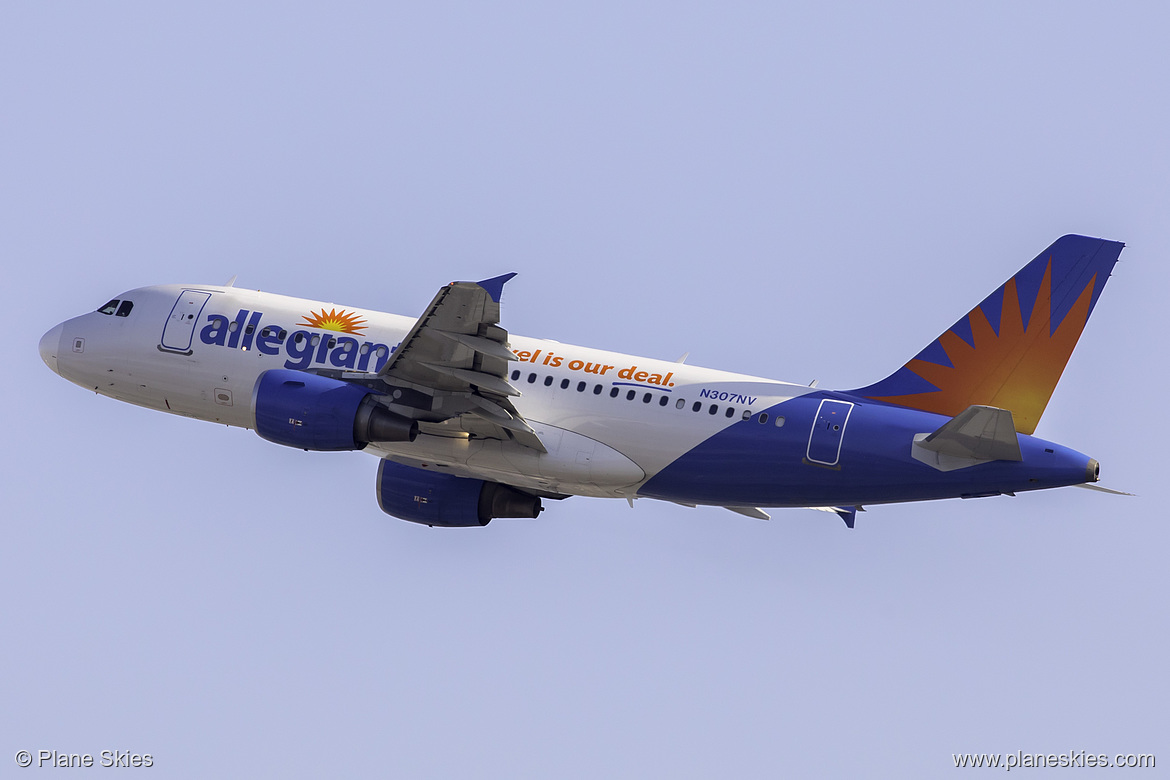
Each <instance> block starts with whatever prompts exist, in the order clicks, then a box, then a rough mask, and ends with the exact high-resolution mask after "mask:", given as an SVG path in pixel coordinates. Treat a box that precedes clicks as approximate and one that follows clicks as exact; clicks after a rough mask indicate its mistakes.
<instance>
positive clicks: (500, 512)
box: [378, 460, 544, 528]
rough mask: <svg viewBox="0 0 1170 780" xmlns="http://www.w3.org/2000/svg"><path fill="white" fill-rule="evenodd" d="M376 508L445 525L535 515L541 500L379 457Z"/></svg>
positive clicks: (508, 488) (416, 520)
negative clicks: (381, 459)
mask: <svg viewBox="0 0 1170 780" xmlns="http://www.w3.org/2000/svg"><path fill="white" fill-rule="evenodd" d="M378 506H380V507H382V511H383V512H385V513H386V514H388V515H393V516H394V517H397V518H399V519H401V520H409V521H410V522H412V523H423V524H424V525H437V526H443V527H445V528H467V527H471V526H477V525H487V524H488V523H490V522H491V521H492V518H495V517H536V516H537V515H538V514H540V512H541V510H543V509H544V507H543V506H542V505H541V503H540V498H539V497H537V496H534V495H532V494H531V493H525V492H524V491H522V490H517V489H516V488H514V487H511V486H510V485H503V484H501V483H499V482H486V481H484V480H482V479H468V478H466V477H456V476H455V475H453V474H436V473H434V472H431V471H424V470H423V469H416V468H412V467H411V466H403V465H402V464H400V463H395V462H394V461H391V460H383V461H382V463H381V464H380V465H379V466H378Z"/></svg>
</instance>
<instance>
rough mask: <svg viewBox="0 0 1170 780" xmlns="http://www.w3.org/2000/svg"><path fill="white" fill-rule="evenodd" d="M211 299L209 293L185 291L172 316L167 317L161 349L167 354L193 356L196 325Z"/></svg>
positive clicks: (173, 308)
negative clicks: (192, 344) (192, 349)
mask: <svg viewBox="0 0 1170 780" xmlns="http://www.w3.org/2000/svg"><path fill="white" fill-rule="evenodd" d="M209 298H211V293H208V292H202V291H200V290H183V294H182V295H180V296H179V300H177V301H175V305H174V307H172V308H171V314H170V316H169V317H167V324H166V326H165V327H164V328H163V335H162V343H161V344H160V345H159V349H161V350H164V351H166V352H179V353H181V354H184V355H190V354H191V340H192V338H193V337H194V335H195V323H197V322H198V321H199V315H200V314H201V313H202V312H203V307H204V306H205V305H206V304H207V301H208V299H209Z"/></svg>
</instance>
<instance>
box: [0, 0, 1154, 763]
mask: <svg viewBox="0 0 1170 780" xmlns="http://www.w3.org/2000/svg"><path fill="white" fill-rule="evenodd" d="M1168 22H1170V13H1168V12H1167V11H1166V10H1165V9H1164V7H1163V6H1162V5H1160V4H1155V3H1131V4H1127V5H1126V6H1125V7H1124V8H1121V9H1118V8H1112V7H1107V6H1105V5H1103V4H1092V3H1056V2H1046V3H1025V4H1020V3H981V4H963V5H960V4H953V5H950V4H948V5H943V6H940V5H939V4H933V3H885V4H881V5H880V6H873V5H871V4H848V3H846V4H821V5H816V6H809V7H803V8H802V7H794V8H786V7H780V6H779V4H749V3H737V4H730V5H729V4H718V5H716V4H709V5H700V4H684V5H680V4H670V3H658V4H654V3H612V4H611V3H597V2H594V3H588V4H580V5H573V6H567V5H563V6H557V7H549V6H548V5H547V4H512V3H509V4H501V5H498V6H495V7H484V6H481V5H478V4H456V3H433V4H425V6H422V7H416V6H411V5H407V4H402V5H398V6H390V7H386V6H385V5H383V4H362V3H342V4H335V5H334V6H333V7H330V8H328V9H325V8H323V7H315V6H312V5H309V4H296V3H286V4H275V3H274V4H257V3H202V4H199V5H198V6H193V7H186V8H182V7H175V6H173V5H161V6H160V5H157V4H149V3H108V4H103V5H101V6H97V5H91V6H83V5H74V6H69V7H66V6H60V5H51V4H31V3H30V4H19V5H17V4H9V5H8V6H7V7H6V8H4V9H3V10H2V11H0V100H2V101H3V102H2V105H3V106H4V110H3V112H0V171H2V175H0V256H2V257H3V258H4V260H5V268H6V269H7V274H8V280H9V290H10V296H9V311H10V323H11V324H10V326H9V331H8V333H7V335H6V337H5V338H3V339H0V356H2V357H3V359H4V364H5V365H6V366H7V367H8V369H9V379H10V381H9V382H7V383H5V385H4V386H3V388H2V389H0V393H3V400H4V404H3V408H4V409H5V414H4V420H5V444H6V446H5V447H4V448H3V454H2V455H0V459H2V461H3V468H2V469H0V481H2V482H0V484H2V490H0V516H2V517H3V526H2V527H3V528H4V541H5V544H3V545H2V546H0V625H2V626H3V627H4V634H5V640H6V641H4V642H3V643H2V645H0V735H2V736H0V766H7V767H13V766H14V765H13V764H9V763H7V762H9V761H11V760H12V755H13V754H14V753H15V752H16V751H17V750H20V749H29V750H33V751H36V750H39V749H58V750H61V751H67V752H91V753H94V754H96V753H98V752H100V751H101V750H105V749H117V750H132V751H137V752H141V753H150V754H152V755H153V756H154V758H155V767H154V769H153V770H152V771H154V773H155V776H165V777H191V778H198V777H207V776H208V775H210V774H213V773H214V774H217V775H223V774H227V775H239V776H257V775H268V774H271V775H279V776H282V777H320V776H322V775H324V774H340V775H344V776H355V777H361V776H373V775H377V776H387V775H388V776H396V777H468V776H474V777H501V778H503V777H507V778H515V777H581V778H586V777H588V778H593V777H602V776H604V777H631V778H634V777H647V776H661V777H678V778H684V777H685V778H689V777H695V778H700V777H713V776H720V777H776V776H822V777H859V776H861V777H937V776H939V775H941V774H944V773H946V772H948V771H954V770H953V769H952V767H953V762H952V759H951V754H952V753H956V752H1003V753H1007V752H1015V751H1016V750H1023V751H1024V752H1045V753H1047V752H1062V751H1069V750H1082V749H1083V750H1088V751H1089V752H1091V753H1109V754H1113V753H1119V752H1120V753H1129V752H1135V753H1136V752H1145V753H1155V754H1157V755H1158V757H1159V758H1160V759H1162V761H1163V763H1165V762H1170V748H1168V746H1167V744H1166V734H1167V733H1170V730H1168V729H1167V726H1168V725H1170V723H1168V721H1167V717H1166V707H1165V702H1166V700H1167V694H1168V693H1170V690H1168V687H1170V686H1168V685H1167V675H1166V671H1165V664H1164V658H1165V647H1166V644H1167V641H1166V640H1167V634H1168V632H1167V611H1166V608H1165V593H1166V592H1167V586H1168V585H1170V576H1168V575H1167V567H1166V565H1165V552H1164V551H1165V549H1166V548H1167V543H1168V542H1170V532H1168V531H1167V529H1166V524H1165V523H1164V522H1163V516H1164V514H1165V513H1164V508H1163V506H1162V501H1161V500H1160V490H1159V488H1160V487H1161V486H1162V484H1163V482H1164V476H1163V475H1162V474H1161V469H1162V468H1163V467H1164V464H1165V456H1164V453H1163V442H1164V441H1165V439H1166V434H1167V430H1166V423H1165V421H1164V417H1163V416H1162V415H1161V414H1159V411H1158V407H1159V404H1158V402H1157V400H1156V399H1157V397H1158V393H1159V388H1161V387H1162V386H1163V385H1164V384H1165V379H1166V369H1165V360H1164V355H1165V345H1166V334H1167V333H1168V332H1170V328H1168V323H1167V318H1166V313H1165V311H1166V308H1167V307H1166V306H1165V301H1164V300H1163V298H1164V296H1165V291H1166V290H1167V289H1168V285H1167V283H1168V281H1170V279H1168V273H1167V271H1166V263H1165V262H1164V256H1165V252H1166V248H1167V246H1168V245H1170V242H1168V235H1167V225H1168V224H1170V223H1168V222H1167V219H1166V212H1167V206H1168V204H1170V198H1168V193H1170V185H1168V184H1167V182H1170V145H1168V144H1167V141H1166V139H1167V138H1170V113H1168V111H1167V107H1166V100H1165V95H1166V76H1167V73H1170V55H1168V54H1167V49H1166V46H1165V41H1164V31H1165V30H1166V29H1167V26H1168ZM1069 232H1077V233H1085V234H1089V235H1097V236H1102V237H1105V238H1110V239H1117V240H1121V241H1125V242H1126V243H1127V245H1128V247H1127V249H1126V250H1125V251H1124V252H1123V253H1122V257H1121V262H1120V263H1119V264H1118V266H1117V268H1116V269H1115V272H1114V275H1113V278H1112V279H1111V281H1110V284H1109V286H1108V287H1107V288H1106V290H1105V292H1104V294H1103V296H1102V298H1101V301H1100V303H1099V304H1098V306H1097V308H1096V310H1095V312H1094V315H1093V319H1092V320H1091V321H1090V323H1089V326H1088V328H1087V330H1086V333H1085V336H1084V337H1083V338H1082V340H1081V343H1080V345H1079V346H1078V348H1077V351H1076V352H1075V353H1074V355H1073V358H1072V361H1071V362H1070V364H1069V366H1068V369H1067V370H1066V372H1065V375H1064V378H1063V379H1062V381H1061V384H1060V385H1059V386H1058V387H1057V390H1056V393H1055V395H1054V396H1053V399H1052V402H1051V404H1050V405H1049V407H1048V410H1047V412H1046V413H1045V416H1044V419H1043V420H1042V421H1041V423H1040V426H1039V428H1038V429H1037V434H1038V435H1040V436H1042V437H1044V438H1048V439H1052V440H1055V441H1059V442H1061V443H1063V444H1067V445H1069V446H1072V447H1074V448H1076V449H1079V450H1081V451H1084V452H1086V453H1087V454H1089V455H1091V456H1093V457H1096V458H1097V459H1098V460H1100V461H1101V464H1102V476H1103V484H1106V485H1109V486H1112V487H1116V488H1120V489H1124V490H1130V491H1133V492H1135V493H1138V494H1139V496H1138V497H1136V498H1117V497H1109V496H1104V495H1098V494H1093V493H1090V492H1088V491H1081V490H1074V489H1065V490H1062V491H1050V492H1046V493H1042V494H1036V495H1027V496H1023V495H1022V496H1019V497H1018V498H1015V499H1011V498H998V499H985V500H976V501H948V502H938V503H929V504H921V505H904V506H887V507H875V508H873V509H872V510H871V511H869V512H868V513H866V514H865V515H861V516H860V517H859V519H858V522H857V528H856V530H855V531H853V532H847V531H846V530H845V528H844V527H843V525H842V524H841V523H840V521H839V520H838V519H837V518H835V517H833V516H832V515H828V514H824V513H818V512H807V511H797V510H786V511H776V512H773V519H772V520H771V521H770V522H760V521H755V520H750V519H748V518H744V517H740V516H738V515H734V514H732V513H730V512H726V511H723V510H717V509H697V510H689V509H685V508H682V507H678V506H673V505H666V504H656V503H654V502H651V501H638V502H637V503H636V506H635V508H634V509H632V510H631V509H630V508H629V507H628V506H626V505H625V504H624V503H621V502H604V501H599V500H589V499H572V500H569V501H565V502H563V503H559V504H557V505H555V506H552V507H551V508H550V509H549V511H547V512H546V513H545V514H544V515H543V516H542V517H541V518H540V519H539V520H535V521H529V520H513V521H503V520H501V521H497V522H495V523H493V524H492V525H491V526H489V527H488V528H486V529H482V530H470V531H453V532H452V531H443V530H438V529H428V528H425V527H421V526H415V525H412V524H409V523H404V522H401V521H398V520H395V519H393V518H390V517H388V516H385V515H383V514H381V513H380V512H379V510H378V508H377V504H376V501H375V497H374V488H373V483H374V473H375V471H376V466H377V463H376V461H375V460H374V459H373V458H370V457H368V456H364V455H362V454H308V453H303V452H299V451H293V450H288V449H284V448H281V447H277V446H275V445H271V444H268V443H266V442H263V441H261V440H260V439H259V438H258V437H256V436H255V435H254V434H252V433H249V432H246V431H241V430H234V429H227V428H222V427H216V426H213V425H209V424H206V423H199V422H195V421H191V420H186V419H180V418H177V417H169V416H166V415H161V414H157V413H153V412H149V411H146V410H143V409H138V408H136V407H131V406H127V405H123V404H119V403H117V402H114V401H112V400H110V399H106V398H102V397H98V396H95V395H93V394H88V393H86V392H84V391H83V390H81V389H80V388H78V387H75V386H73V385H70V384H69V383H67V382H65V381H63V380H62V379H60V378H59V377H57V376H55V375H54V374H52V373H51V372H49V371H48V370H47V369H46V368H45V367H44V366H43V364H42V363H41V361H40V359H39V357H38V355H37V351H36V344H37V340H38V339H39V337H40V335H41V334H42V333H43V332H44V331H45V330H47V329H49V328H50V327H51V326H52V325H53V324H55V323H57V322H58V321H61V320H63V319H66V318H68V317H71V316H74V315H76V314H78V313H81V312H83V311H87V310H91V309H93V308H96V307H97V306H98V305H100V304H101V303H103V302H105V301H106V300H107V299H109V298H110V297H112V296H114V295H116V294H118V293H120V292H122V291H123V290H126V289H129V288H133V287H138V286H142V285H147V284H156V283H169V282H179V283H219V282H223V281H225V280H226V279H227V278H228V277H230V276H232V275H233V274H238V275H239V282H238V284H239V285H240V286H243V287H256V288H262V289H265V290H269V291H273V292H280V293H286V294H290V295H297V296H302V297H309V298H316V299H320V300H325V301H336V302H338V303H340V304H345V305H351V306H361V307H367V308H371V309H379V310H384V311H391V312H395V313H399V314H408V315H412V314H417V313H418V312H420V311H421V309H422V307H423V306H425V305H426V303H427V302H428V301H429V300H430V298H431V296H432V295H433V294H434V292H435V290H436V289H437V288H438V287H439V286H440V285H442V284H445V283H446V282H449V281H451V280H454V279H481V278H486V277H489V276H494V275H497V274H500V273H504V272H508V271H517V272H519V276H518V277H517V278H516V279H514V280H513V281H511V282H509V284H508V286H507V289H506V293H505V296H504V300H503V305H504V320H503V324H504V325H505V326H506V327H507V328H508V329H509V330H510V331H512V332H514V333H520V334H524V335H531V336H541V337H547V338H554V339H558V340H561V341H565V342H570V343H578V344H586V345H590V346H596V347H600V348H605V349H612V350H618V351H623V352H629V353H633V354H639V355H649V356H653V357H657V358H665V359H674V358H675V357H677V356H678V355H680V354H682V353H683V352H688V351H689V352H690V354H691V357H690V362H691V363H694V364H699V365H706V366H712V367H717V368H725V369H729V370H734V371H740V372H745V373H750V374H756V375H760V376H766V377H773V378H778V379H786V380H790V381H797V382H808V381H811V380H813V379H817V380H819V382H820V385H821V386H822V387H856V386H859V385H862V384H866V383H869V382H872V381H875V380H876V379H879V378H881V377H882V376H885V375H886V374H888V373H889V372H890V371H891V370H892V369H893V368H895V367H896V366H898V365H901V364H902V363H903V362H905V360H906V359H907V358H909V357H910V356H912V355H913V354H915V353H916V352H917V351H918V350H919V349H920V348H921V347H922V346H924V345H925V344H926V343H927V342H928V341H930V340H931V339H933V338H934V337H935V336H937V335H938V334H939V333H940V332H941V331H942V330H943V329H945V328H946V327H948V326H949V325H950V324H951V323H952V322H953V321H954V320H955V319H956V318H957V317H958V316H959V315H961V314H963V313H964V312H966V311H967V310H968V309H969V308H970V307H971V306H973V305H974V304H976V303H977V302H978V301H979V300H981V299H982V298H983V297H984V296H985V295H986V294H987V293H989V292H990V291H991V290H993V289H994V288H995V287H997V286H998V285H999V284H1000V283H1002V282H1003V281H1004V280H1005V279H1006V278H1007V277H1008V276H1010V275H1011V274H1012V273H1013V272H1014V271H1015V270H1016V269H1018V268H1019V267H1021V266H1022V265H1023V264H1024V263H1025V262H1027V261H1028V260H1030V259H1031V258H1032V257H1034V256H1035V255H1036V254H1037V253H1038V252H1039V251H1040V250H1041V249H1043V248H1044V247H1046V246H1047V245H1048V244H1049V243H1051V241H1052V240H1054V239H1055V238H1056V237H1058V236H1060V235H1062V234H1064V233H1069ZM1162 754H1165V755H1164V756H1163V755H1162ZM14 771H15V770H14ZM27 771H29V772H33V771H35V770H27ZM1151 774H1152V773H1151Z"/></svg>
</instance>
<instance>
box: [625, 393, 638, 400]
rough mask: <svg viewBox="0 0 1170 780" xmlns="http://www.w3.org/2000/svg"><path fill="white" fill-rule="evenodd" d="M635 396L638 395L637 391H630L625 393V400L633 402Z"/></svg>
mask: <svg viewBox="0 0 1170 780" xmlns="http://www.w3.org/2000/svg"><path fill="white" fill-rule="evenodd" d="M637 394H638V391H637V390H631V391H630V392H628V393H626V400H627V401H633V400H634V396H636V395H637Z"/></svg>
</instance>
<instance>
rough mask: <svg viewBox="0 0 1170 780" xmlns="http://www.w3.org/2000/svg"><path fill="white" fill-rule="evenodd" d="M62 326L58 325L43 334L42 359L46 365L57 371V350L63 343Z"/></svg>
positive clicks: (41, 344)
mask: <svg viewBox="0 0 1170 780" xmlns="http://www.w3.org/2000/svg"><path fill="white" fill-rule="evenodd" d="M61 330H62V329H61V326H60V325H57V326H56V327H54V328H53V329H52V330H50V331H49V332H48V333H46V334H45V335H43V336H41V343H40V350H41V360H43V361H45V365H46V366H48V367H49V368H51V369H53V372H54V373H57V352H58V351H59V349H60V345H61Z"/></svg>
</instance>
